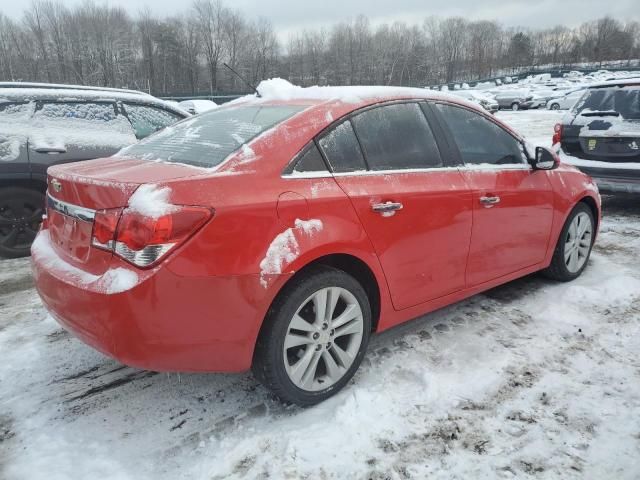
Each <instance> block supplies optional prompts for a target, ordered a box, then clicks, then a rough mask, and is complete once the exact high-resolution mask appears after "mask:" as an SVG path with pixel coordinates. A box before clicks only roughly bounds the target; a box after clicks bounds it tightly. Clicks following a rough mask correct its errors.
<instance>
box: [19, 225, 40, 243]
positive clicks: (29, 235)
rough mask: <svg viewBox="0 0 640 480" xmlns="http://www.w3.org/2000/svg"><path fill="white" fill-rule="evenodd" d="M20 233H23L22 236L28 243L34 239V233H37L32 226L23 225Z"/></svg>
mask: <svg viewBox="0 0 640 480" xmlns="http://www.w3.org/2000/svg"><path fill="white" fill-rule="evenodd" d="M22 233H24V238H25V240H26V241H27V242H29V243H32V242H33V241H34V240H35V239H36V235H37V234H38V232H36V231H35V230H34V229H33V228H29V227H25V229H24V231H23V232H22Z"/></svg>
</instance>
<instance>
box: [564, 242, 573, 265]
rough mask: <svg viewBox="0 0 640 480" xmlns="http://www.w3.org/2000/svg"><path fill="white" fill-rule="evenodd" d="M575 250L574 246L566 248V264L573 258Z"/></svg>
mask: <svg viewBox="0 0 640 480" xmlns="http://www.w3.org/2000/svg"><path fill="white" fill-rule="evenodd" d="M574 250H575V246H574V245H573V244H570V245H569V246H568V247H567V246H565V247H564V261H565V263H567V262H568V261H569V259H570V258H571V254H572V253H573V251H574Z"/></svg>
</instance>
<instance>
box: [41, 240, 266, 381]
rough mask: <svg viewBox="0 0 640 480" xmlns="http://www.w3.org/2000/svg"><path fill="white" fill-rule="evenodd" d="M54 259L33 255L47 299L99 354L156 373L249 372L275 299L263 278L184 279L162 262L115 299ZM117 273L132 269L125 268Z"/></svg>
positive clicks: (56, 315)
mask: <svg viewBox="0 0 640 480" xmlns="http://www.w3.org/2000/svg"><path fill="white" fill-rule="evenodd" d="M41 235H42V234H41ZM47 241H48V240H47ZM49 260H50V259H49V258H47V256H46V255H42V254H41V253H39V251H38V250H37V249H34V251H33V252H32V260H31V261H32V270H33V274H34V279H35V285H36V288H37V291H38V293H39V295H40V297H41V298H42V301H43V302H44V304H45V306H46V308H47V309H48V310H49V312H50V313H51V314H52V316H53V317H54V318H55V319H56V320H57V321H58V322H59V323H60V324H61V325H62V326H63V327H64V328H65V329H67V330H68V331H70V332H71V333H72V334H74V335H75V336H76V337H78V338H79V339H80V340H82V341H83V342H85V343H87V344H88V345H90V346H92V347H93V348H95V349H96V350H99V351H101V352H102V353H104V354H106V355H108V356H110V357H113V358H115V359H117V360H118V361H120V362H122V363H124V364H126V365H130V366H134V367H139V368H144V369H149V370H155V371H181V372H187V371H206V372H240V371H244V370H247V369H248V368H250V366H251V361H252V357H253V349H254V345H255V340H256V338H257V335H258V332H259V329H260V326H261V324H262V319H263V318H264V314H265V312H266V310H267V308H268V305H269V304H270V301H271V299H270V298H268V297H267V290H265V289H264V288H263V287H262V286H261V285H260V276H259V275H242V276H227V277H223V276H215V277H201V276H198V277H184V276H179V275H176V274H174V273H173V272H172V271H171V268H170V266H168V265H167V264H164V265H162V266H161V267H158V268H157V269H155V270H154V271H150V272H149V273H148V275H146V276H144V277H140V278H141V280H140V282H139V283H137V284H135V285H134V286H132V288H130V289H128V290H126V291H122V292H118V293H112V294H109V293H106V292H105V291H104V289H103V288H100V287H99V286H100V279H98V280H96V281H93V282H91V283H86V282H82V281H79V280H78V278H77V277H73V276H69V275H68V272H66V271H64V269H59V268H56V267H55V264H54V265H53V266H52V263H51V262H50V261H49ZM114 262H117V260H114ZM118 267H121V268H132V269H133V267H130V266H126V264H124V262H122V264H121V265H118ZM134 270H135V269H134Z"/></svg>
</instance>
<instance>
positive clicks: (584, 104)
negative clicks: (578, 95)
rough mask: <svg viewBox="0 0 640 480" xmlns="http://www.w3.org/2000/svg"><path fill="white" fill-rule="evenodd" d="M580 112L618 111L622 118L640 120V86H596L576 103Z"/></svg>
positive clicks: (575, 108)
mask: <svg viewBox="0 0 640 480" xmlns="http://www.w3.org/2000/svg"><path fill="white" fill-rule="evenodd" d="M574 111H575V112H577V113H578V114H584V113H589V112H594V113H595V112H618V113H619V114H620V116H621V117H622V118H626V119H630V120H640V88H639V87H634V88H620V87H613V88H595V89H593V90H589V91H588V92H587V93H586V95H585V96H584V97H583V98H582V99H581V100H580V101H579V102H578V103H577V104H576V106H575V107H574Z"/></svg>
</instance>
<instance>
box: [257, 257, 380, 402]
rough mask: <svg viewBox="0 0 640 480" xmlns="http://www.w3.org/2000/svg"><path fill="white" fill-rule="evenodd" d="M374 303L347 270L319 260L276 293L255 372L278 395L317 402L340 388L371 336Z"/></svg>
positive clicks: (259, 345) (261, 338) (355, 366)
mask: <svg viewBox="0 0 640 480" xmlns="http://www.w3.org/2000/svg"><path fill="white" fill-rule="evenodd" d="M370 332H371V308H370V305H369V301H368V298H367V295H366V293H365V291H364V289H363V288H362V286H361V285H360V284H359V283H358V281H356V280H355V279H354V278H353V277H351V276H350V275H348V274H347V273H345V272H343V271H341V270H338V269H335V268H330V267H325V266H319V267H315V268H312V269H310V270H308V271H306V272H303V273H302V274H301V275H300V276H299V277H297V278H296V279H295V280H293V282H292V283H291V284H290V285H287V286H286V287H285V289H284V290H283V291H282V292H281V293H280V294H279V295H278V297H277V299H276V300H275V301H274V304H273V305H272V306H271V308H270V309H269V312H268V313H267V318H266V319H265V324H264V326H263V328H262V331H261V333H260V337H259V338H258V342H257V344H256V352H255V355H254V361H253V372H254V375H255V376H256V377H257V378H258V379H259V380H260V381H261V382H262V383H263V384H264V385H265V386H266V387H267V388H269V389H270V390H272V391H273V392H274V393H275V394H276V395H277V396H278V397H280V398H281V399H282V400H284V401H286V402H291V403H295V404H298V405H301V406H308V405H313V404H316V403H318V402H321V401H323V400H325V399H326V398H328V397H330V396H332V395H334V394H335V393H336V392H338V391H339V390H340V389H341V388H342V387H344V386H345V384H346V383H347V382H348V381H349V379H350V378H351V377H353V375H354V374H355V372H356V370H357V369H358V367H359V365H360V362H361V361H362V357H363V356H364V353H365V351H366V348H367V344H368V342H369V335H370Z"/></svg>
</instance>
